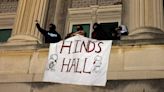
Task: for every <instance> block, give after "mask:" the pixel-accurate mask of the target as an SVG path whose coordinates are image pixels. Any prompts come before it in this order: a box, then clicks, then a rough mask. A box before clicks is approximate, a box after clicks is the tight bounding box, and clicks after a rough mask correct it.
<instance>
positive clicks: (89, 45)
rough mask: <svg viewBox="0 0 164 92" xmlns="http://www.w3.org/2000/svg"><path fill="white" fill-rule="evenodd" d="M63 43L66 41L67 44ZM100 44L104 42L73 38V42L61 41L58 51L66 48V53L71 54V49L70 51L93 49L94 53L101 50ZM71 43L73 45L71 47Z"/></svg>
mask: <svg viewBox="0 0 164 92" xmlns="http://www.w3.org/2000/svg"><path fill="white" fill-rule="evenodd" d="M65 43H67V44H65ZM73 43H74V44H73ZM101 44H104V43H103V42H93V41H87V42H85V41H81V40H75V42H73V41H63V44H62V46H61V50H60V53H62V52H63V49H67V50H68V54H71V51H72V53H81V52H82V51H83V50H85V51H86V52H88V53H89V52H93V51H95V53H100V52H101V50H102V47H101ZM73 45H74V46H75V47H73Z"/></svg>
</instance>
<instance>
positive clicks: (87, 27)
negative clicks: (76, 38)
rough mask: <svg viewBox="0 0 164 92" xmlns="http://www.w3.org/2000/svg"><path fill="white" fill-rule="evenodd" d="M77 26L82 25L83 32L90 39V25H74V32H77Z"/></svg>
mask: <svg viewBox="0 0 164 92" xmlns="http://www.w3.org/2000/svg"><path fill="white" fill-rule="evenodd" d="M77 25H82V27H83V30H84V32H85V33H86V37H89V34H90V24H76V25H73V27H72V32H76V31H77V30H76V26H77Z"/></svg>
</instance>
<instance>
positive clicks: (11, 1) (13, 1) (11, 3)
mask: <svg viewBox="0 0 164 92" xmlns="http://www.w3.org/2000/svg"><path fill="white" fill-rule="evenodd" d="M17 6H18V0H0V13H12V12H16V10H17Z"/></svg>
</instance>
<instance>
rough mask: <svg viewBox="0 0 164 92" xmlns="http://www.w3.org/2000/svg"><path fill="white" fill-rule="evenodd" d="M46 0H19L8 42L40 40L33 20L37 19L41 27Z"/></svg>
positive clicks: (44, 14)
mask: <svg viewBox="0 0 164 92" xmlns="http://www.w3.org/2000/svg"><path fill="white" fill-rule="evenodd" d="M48 1H49V0H19V4H18V10H17V14H16V20H15V24H14V28H13V30H12V36H11V38H10V39H9V40H8V41H9V42H10V41H11V42H12V41H14V42H19V41H32V42H33V41H34V42H39V43H41V42H42V38H41V35H40V33H39V32H38V30H37V28H36V26H35V20H38V21H39V23H40V24H41V26H42V27H43V23H44V21H45V20H44V19H45V17H46V8H47V4H48Z"/></svg>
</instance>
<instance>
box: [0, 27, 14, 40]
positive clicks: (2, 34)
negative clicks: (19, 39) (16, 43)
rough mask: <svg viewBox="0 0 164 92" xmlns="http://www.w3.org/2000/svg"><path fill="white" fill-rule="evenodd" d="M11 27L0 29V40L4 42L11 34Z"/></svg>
mask: <svg viewBox="0 0 164 92" xmlns="http://www.w3.org/2000/svg"><path fill="white" fill-rule="evenodd" d="M11 30H12V29H0V42H6V41H7V40H8V38H9V37H10V36H11Z"/></svg>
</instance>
